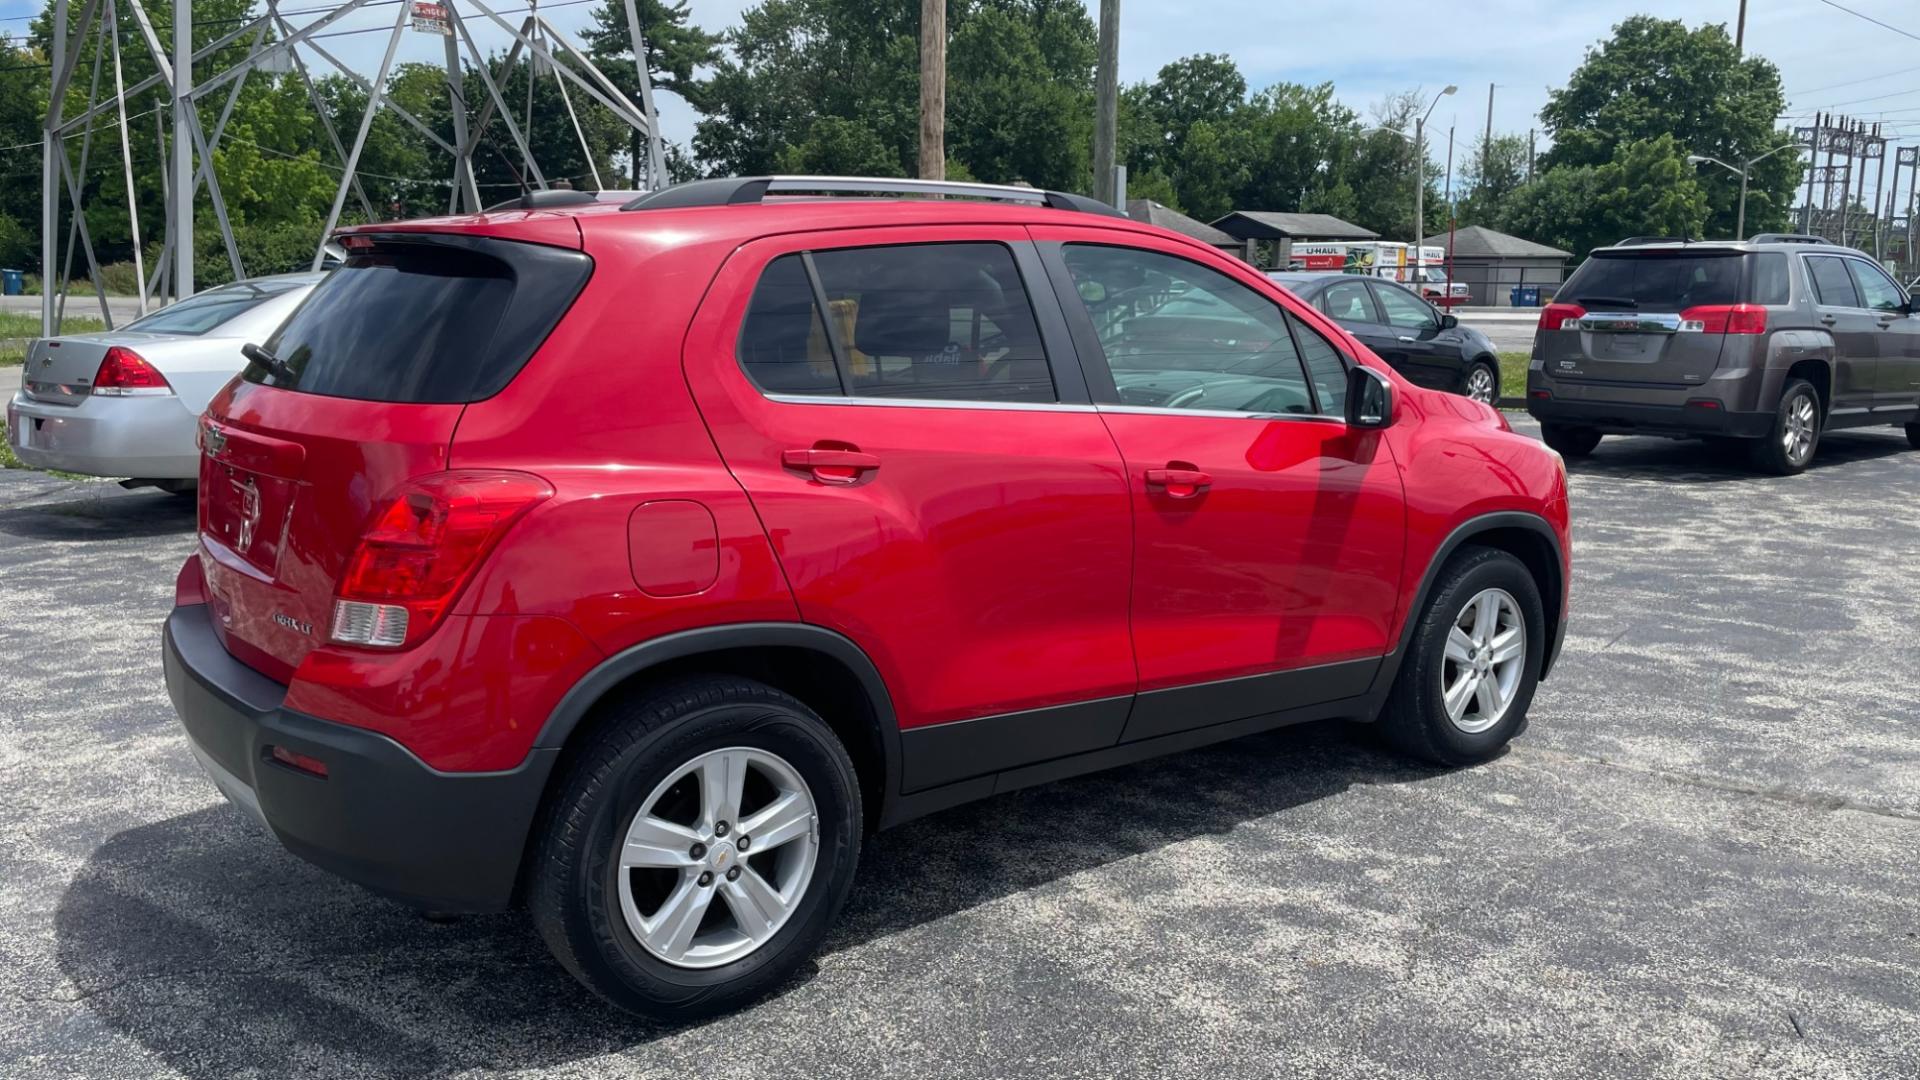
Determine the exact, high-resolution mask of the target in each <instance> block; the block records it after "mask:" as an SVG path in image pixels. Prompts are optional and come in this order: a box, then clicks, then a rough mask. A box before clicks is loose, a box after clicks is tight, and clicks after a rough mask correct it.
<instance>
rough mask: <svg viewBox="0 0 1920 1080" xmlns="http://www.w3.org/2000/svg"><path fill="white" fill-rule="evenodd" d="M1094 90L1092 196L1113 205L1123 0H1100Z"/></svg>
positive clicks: (1118, 126) (1118, 125)
mask: <svg viewBox="0 0 1920 1080" xmlns="http://www.w3.org/2000/svg"><path fill="white" fill-rule="evenodd" d="M1093 94H1094V105H1093V197H1094V198H1095V199H1098V200H1099V201H1101V202H1103V203H1106V204H1108V205H1112V204H1113V201H1114V198H1115V195H1116V192H1115V191H1114V184H1113V182H1114V173H1113V167H1114V166H1115V165H1116V164H1118V162H1116V161H1115V160H1114V144H1115V143H1116V142H1118V141H1119V129H1120V0H1100V59H1099V61H1098V62H1097V64H1096V66H1095V68H1094V76H1093ZM1120 209H1122V210H1125V209H1126V207H1124V206H1123V207H1121V208H1120Z"/></svg>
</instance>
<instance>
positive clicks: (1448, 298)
mask: <svg viewBox="0 0 1920 1080" xmlns="http://www.w3.org/2000/svg"><path fill="white" fill-rule="evenodd" d="M1412 250H1413V248H1412V245H1410V244H1398V243H1394V242H1393V241H1391V240H1366V241H1358V242H1352V243H1299V242H1296V243H1295V244H1294V245H1293V248H1292V255H1291V261H1290V263H1289V265H1290V266H1291V267H1293V268H1296V269H1300V270H1309V271H1319V272H1323V273H1339V274H1366V275H1369V276H1372V277H1383V278H1386V279H1387V280H1389V281H1398V282H1400V283H1401V284H1402V285H1405V286H1407V287H1408V288H1417V289H1418V290H1419V292H1420V295H1421V296H1424V297H1426V299H1427V300H1428V302H1430V303H1433V304H1438V305H1440V306H1441V307H1451V306H1452V305H1454V304H1464V303H1466V302H1467V298H1468V296H1469V291H1468V289H1467V286H1466V285H1464V284H1462V283H1461V282H1458V281H1452V280H1449V278H1448V276H1447V249H1446V248H1443V247H1440V246H1438V245H1422V246H1421V247H1420V249H1419V254H1418V255H1416V256H1413V257H1411V258H1410V257H1409V252H1410V251H1412Z"/></svg>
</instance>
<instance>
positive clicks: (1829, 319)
mask: <svg viewBox="0 0 1920 1080" xmlns="http://www.w3.org/2000/svg"><path fill="white" fill-rule="evenodd" d="M1839 321H1840V319H1839V318H1838V317H1837V316H1834V315H1822V316H1820V325H1822V326H1832V325H1833V324H1834V323H1837V322H1839Z"/></svg>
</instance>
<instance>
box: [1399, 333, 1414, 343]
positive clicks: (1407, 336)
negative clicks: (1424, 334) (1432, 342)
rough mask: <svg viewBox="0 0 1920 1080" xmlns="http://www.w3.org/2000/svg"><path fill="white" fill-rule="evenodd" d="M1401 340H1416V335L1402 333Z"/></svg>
mask: <svg viewBox="0 0 1920 1080" xmlns="http://www.w3.org/2000/svg"><path fill="white" fill-rule="evenodd" d="M1400 340H1401V341H1413V340H1415V338H1414V336H1413V335H1412V334H1401V335H1400Z"/></svg>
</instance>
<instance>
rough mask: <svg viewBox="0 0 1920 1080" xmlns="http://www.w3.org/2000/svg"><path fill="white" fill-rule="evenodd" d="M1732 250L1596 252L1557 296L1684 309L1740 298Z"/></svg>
mask: <svg viewBox="0 0 1920 1080" xmlns="http://www.w3.org/2000/svg"><path fill="white" fill-rule="evenodd" d="M1740 262H1741V260H1740V254H1739V252H1735V251H1727V252H1721V253H1712V252H1697V253H1696V252H1665V251H1657V252H1656V251H1647V252H1635V253H1633V254H1611V255H1608V254H1595V255H1594V256H1593V257H1592V258H1590V259H1588V260H1587V261H1586V262H1585V263H1582V264H1581V266H1580V269H1578V270H1575V271H1574V272H1573V276H1572V277H1571V278H1568V279H1567V283H1566V284H1565V285H1563V286H1561V287H1560V292H1559V294H1558V296H1557V299H1562V300H1570V301H1573V302H1575V303H1578V304H1581V305H1583V306H1585V307H1588V308H1592V309H1595V310H1605V309H1609V308H1611V309H1616V310H1625V311H1684V310H1685V309H1687V308H1690V307H1693V306H1695V305H1698V304H1737V303H1739V302H1740Z"/></svg>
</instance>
